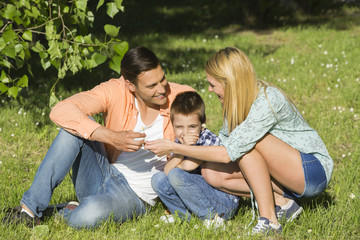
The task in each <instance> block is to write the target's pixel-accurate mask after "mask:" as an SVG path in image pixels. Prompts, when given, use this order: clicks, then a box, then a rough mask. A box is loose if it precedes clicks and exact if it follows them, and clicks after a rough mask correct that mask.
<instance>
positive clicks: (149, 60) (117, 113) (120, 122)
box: [3, 47, 193, 228]
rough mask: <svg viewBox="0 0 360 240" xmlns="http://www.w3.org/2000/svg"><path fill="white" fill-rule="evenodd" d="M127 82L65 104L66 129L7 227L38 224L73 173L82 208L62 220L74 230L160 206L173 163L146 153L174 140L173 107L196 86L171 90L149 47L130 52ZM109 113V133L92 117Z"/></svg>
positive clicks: (124, 68)
mask: <svg viewBox="0 0 360 240" xmlns="http://www.w3.org/2000/svg"><path fill="white" fill-rule="evenodd" d="M121 74H122V77H121V78H120V79H111V80H109V81H107V82H104V83H102V84H100V85H98V86H96V87H95V88H93V89H92V90H90V91H85V92H81V93H78V94H75V95H74V96H72V97H69V98H68V99H66V100H64V101H62V102H59V103H58V104H57V105H56V106H55V107H54V108H53V110H52V111H51V113H50V118H51V119H52V121H53V122H55V123H56V124H57V125H59V126H60V127H61V128H62V129H61V130H60V132H59V134H58V136H57V137H56V138H55V140H54V142H53V144H52V145H51V147H50V149H49V151H48V153H47V154H46V156H45V158H44V160H43V161H42V163H41V165H40V166H39V169H38V171H37V173H36V175H35V178H34V181H33V183H32V185H31V187H30V189H29V190H28V191H26V192H25V193H24V195H23V198H22V199H21V208H20V207H17V208H15V209H12V210H10V211H8V212H7V214H6V216H5V217H4V218H3V222H6V223H9V222H10V223H19V222H22V223H25V224H27V225H29V226H33V225H35V224H37V223H38V221H37V220H38V219H39V218H40V217H41V216H42V213H43V211H44V210H45V209H46V208H47V207H48V204H49V202H50V199H51V196H52V192H53V190H54V189H55V188H56V187H57V186H58V185H59V184H60V183H61V181H62V180H63V179H64V177H65V176H66V174H67V172H68V171H69V170H70V169H71V168H72V180H73V183H74V186H75V191H76V195H77V198H78V200H79V202H80V203H79V204H72V205H71V206H70V205H69V206H67V207H65V208H64V209H62V210H61V211H60V212H59V214H60V215H61V216H63V217H64V219H65V220H66V221H67V222H68V224H69V225H70V226H71V227H74V228H90V227H94V226H97V225H99V224H100V223H101V221H104V220H106V219H108V218H109V217H110V216H112V217H113V219H114V220H115V221H117V222H123V221H125V220H127V219H131V218H133V217H136V216H139V215H141V214H144V213H145V211H146V204H150V205H154V204H155V198H156V197H157V195H156V193H155V192H154V190H153V189H152V187H151V177H152V176H153V175H154V174H155V173H157V172H159V171H162V170H163V167H164V165H165V163H166V158H165V157H157V156H156V155H155V154H153V153H152V152H150V151H148V150H145V149H144V148H143V144H144V142H145V140H156V139H161V138H168V139H172V140H174V138H175V137H174V129H173V127H172V125H171V123H170V105H171V102H172V101H173V99H174V98H175V96H176V95H177V94H178V93H179V92H183V91H189V90H190V91H193V89H192V88H191V87H189V86H184V85H179V84H176V83H168V82H167V80H166V78H165V73H164V71H163V70H162V68H161V66H160V62H159V60H158V58H157V57H156V55H155V54H154V53H153V52H152V51H150V50H149V49H147V48H145V47H136V48H133V49H131V50H129V51H128V52H127V53H126V54H125V56H124V57H123V60H122V62H121ZM98 113H102V114H103V117H104V123H105V124H104V126H102V125H100V124H99V123H97V122H95V121H93V119H91V118H90V117H91V116H93V115H94V114H98Z"/></svg>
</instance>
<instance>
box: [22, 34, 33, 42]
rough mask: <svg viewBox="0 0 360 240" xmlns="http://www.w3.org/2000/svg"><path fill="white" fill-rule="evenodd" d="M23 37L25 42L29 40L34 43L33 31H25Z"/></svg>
mask: <svg viewBox="0 0 360 240" xmlns="http://www.w3.org/2000/svg"><path fill="white" fill-rule="evenodd" d="M22 37H23V38H24V39H25V40H28V41H30V42H31V41H32V32H31V31H25V32H24V33H23V35H22Z"/></svg>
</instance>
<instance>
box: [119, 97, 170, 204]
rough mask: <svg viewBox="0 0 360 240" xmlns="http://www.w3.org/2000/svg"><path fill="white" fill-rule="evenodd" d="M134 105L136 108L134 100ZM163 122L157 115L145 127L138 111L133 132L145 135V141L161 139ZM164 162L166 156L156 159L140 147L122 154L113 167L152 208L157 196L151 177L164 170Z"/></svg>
mask: <svg viewBox="0 0 360 240" xmlns="http://www.w3.org/2000/svg"><path fill="white" fill-rule="evenodd" d="M135 104H136V107H137V108H138V106H137V101H136V99H135ZM163 121H164V119H163V117H162V116H161V115H160V114H159V115H158V117H157V118H156V119H155V121H154V122H153V123H152V124H150V125H148V126H146V125H145V124H144V123H143V121H142V120H141V115H140V111H139V114H138V116H137V123H136V126H135V129H134V131H135V132H141V133H145V134H146V137H145V141H151V140H157V139H163V138H164V137H163V124H164V123H163ZM166 161H167V159H166V156H163V157H158V156H156V155H155V154H154V153H153V152H151V151H149V150H146V149H144V147H142V148H141V149H139V150H138V151H136V152H122V153H121V154H120V155H119V156H118V158H117V160H116V162H115V163H113V165H114V167H116V168H117V169H118V170H119V172H121V173H122V174H124V176H125V178H126V180H127V181H128V183H129V185H130V187H131V188H132V189H133V191H134V192H135V193H136V194H137V195H138V196H139V197H140V198H141V199H142V200H144V201H145V202H147V203H148V204H150V205H152V206H153V205H155V203H156V200H155V199H156V198H157V194H156V193H155V191H154V190H153V188H152V187H151V177H152V176H153V175H154V174H155V173H157V172H160V171H163V170H164V166H165V164H166Z"/></svg>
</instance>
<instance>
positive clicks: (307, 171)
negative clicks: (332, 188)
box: [284, 152, 327, 199]
mask: <svg viewBox="0 0 360 240" xmlns="http://www.w3.org/2000/svg"><path fill="white" fill-rule="evenodd" d="M300 156H301V161H302V166H303V169H304V176H305V189H304V192H303V193H302V194H297V193H294V192H292V191H290V190H288V189H285V190H284V196H285V197H287V198H290V199H295V198H299V197H314V196H316V195H319V194H320V193H322V192H323V191H324V190H325V188H326V183H327V179H326V174H325V170H324V167H323V166H322V165H321V163H320V161H319V160H318V159H317V158H316V157H315V156H314V155H312V154H306V153H302V152H300Z"/></svg>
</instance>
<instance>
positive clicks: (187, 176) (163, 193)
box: [151, 168, 239, 220]
mask: <svg viewBox="0 0 360 240" xmlns="http://www.w3.org/2000/svg"><path fill="white" fill-rule="evenodd" d="M151 184H152V187H153V189H154V190H155V192H156V193H157V194H158V195H159V197H160V199H161V201H162V202H163V203H164V204H165V205H166V206H167V207H168V208H169V210H170V212H171V213H172V214H175V213H176V212H177V214H178V216H179V217H180V218H182V219H187V220H190V218H191V214H195V215H196V216H197V217H199V218H200V219H203V220H204V219H211V218H213V217H214V216H215V214H216V213H217V214H218V215H219V216H221V217H222V218H224V219H225V220H228V219H229V218H231V217H233V216H234V214H235V212H236V210H237V208H238V206H239V197H237V196H234V195H231V194H228V193H225V192H222V191H220V190H217V189H215V188H213V187H211V186H210V185H209V184H207V183H206V182H205V180H204V178H203V177H202V176H201V175H199V174H192V173H189V172H186V171H184V170H181V169H180V168H174V169H172V170H171V171H170V172H169V174H168V176H166V175H165V173H163V172H159V173H156V174H155V175H154V176H153V177H152V179H151Z"/></svg>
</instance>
